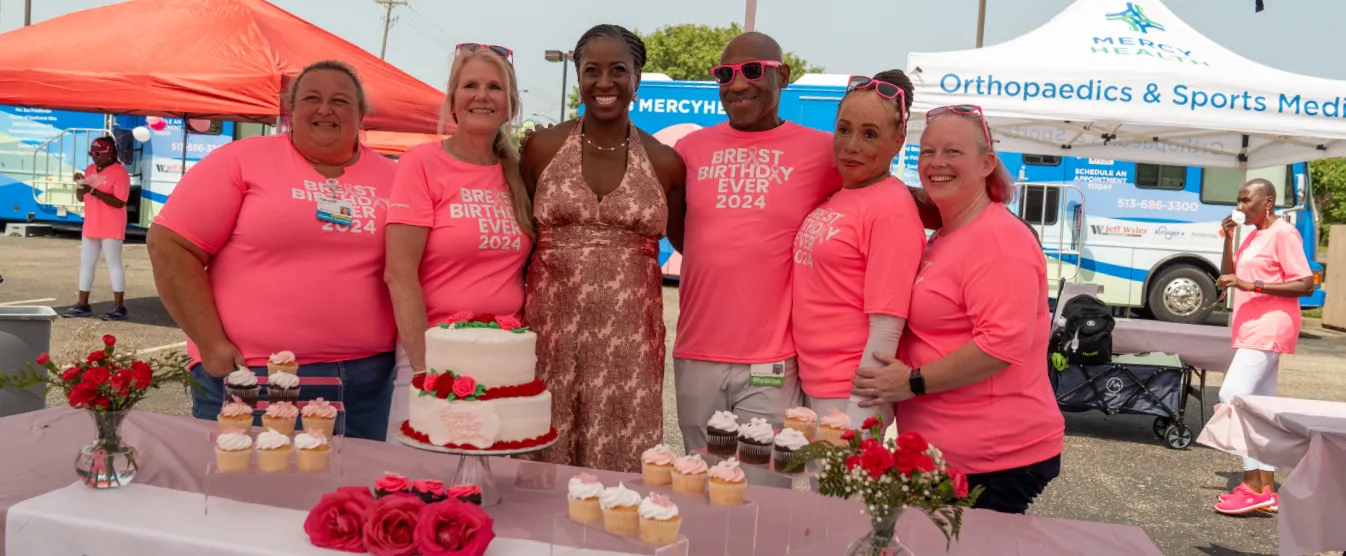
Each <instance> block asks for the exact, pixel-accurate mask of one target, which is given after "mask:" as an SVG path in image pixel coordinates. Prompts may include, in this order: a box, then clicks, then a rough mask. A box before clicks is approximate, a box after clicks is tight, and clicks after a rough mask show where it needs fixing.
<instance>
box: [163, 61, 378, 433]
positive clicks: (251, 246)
mask: <svg viewBox="0 0 1346 556" xmlns="http://www.w3.org/2000/svg"><path fill="white" fill-rule="evenodd" d="M284 100H285V103H286V104H287V108H288V109H289V110H290V111H291V112H292V113H293V125H292V126H291V130H290V131H289V132H288V133H285V134H280V135H270V136H264V137H252V138H249V139H244V140H242V141H235V142H233V143H230V144H228V145H225V146H224V147H221V148H220V149H217V150H215V151H214V152H212V153H210V155H209V156H207V157H206V158H205V159H203V160H201V162H199V163H197V164H196V165H195V166H193V167H192V169H191V170H190V171H189V172H187V175H186V176H184V177H183V179H182V181H181V182H180V183H179V184H178V186H177V189H176V190H175V191H174V192H173V195H172V197H171V198H169V200H168V203H167V204H166V205H165V206H164V210H163V211H162V212H160V213H159V216H158V218H157V219H155V221H154V225H153V226H152V227H151V228H150V234H149V253H150V261H151V262H152V263H153V265H154V281H155V284H156V285H157V286H158V288H159V295H160V297H162V298H163V301H164V306H165V307H167V308H168V312H169V314H171V315H172V316H173V320H175V321H176V322H177V323H178V326H180V327H181V328H182V330H183V332H186V334H187V339H188V343H187V350H188V353H189V354H190V355H191V356H192V359H193V360H194V361H195V364H194V365H193V366H192V376H193V377H194V378H196V380H197V381H198V382H200V383H201V385H202V387H203V389H204V391H203V392H198V391H193V392H192V414H193V415H194V416H195V417H197V418H199V419H215V418H216V417H217V415H218V413H219V411H220V406H221V402H222V401H223V397H224V384H223V380H222V379H223V377H225V376H229V381H230V384H234V385H244V386H246V385H249V384H254V383H255V381H256V378H255V377H254V376H253V375H254V374H262V375H265V374H267V363H268V362H274V363H298V364H299V367H298V374H299V375H300V376H301V377H306V376H320V377H323V376H325V377H332V376H335V377H340V378H341V380H342V385H343V386H342V392H341V396H342V399H341V401H343V402H344V404H345V412H346V418H345V421H344V422H345V429H344V431H345V433H346V435H347V436H352V437H357V438H368V439H373V440H383V438H384V435H385V432H386V431H387V428H388V409H389V406H390V404H391V400H392V391H393V366H394V360H393V342H394V336H395V332H396V327H395V325H394V322H393V311H392V303H391V301H390V299H389V297H388V289H387V286H386V285H385V284H384V283H383V267H384V264H383V253H384V239H383V233H384V225H383V219H384V211H385V209H386V205H387V198H388V193H389V191H390V190H391V189H392V181H393V172H394V169H395V168H394V163H393V162H392V161H391V160H389V159H387V158H384V157H382V156H380V155H379V154H378V153H376V152H374V151H373V150H372V149H369V148H366V147H364V146H362V145H360V143H359V139H358V137H359V135H358V134H359V128H360V120H361V118H363V117H364V115H365V113H366V112H368V104H367V102H366V100H365V94H364V89H363V88H362V87H361V86H360V81H359V80H358V79H357V78H356V76H355V72H354V71H353V70H351V69H350V67H349V66H347V65H345V64H343V63H340V62H333V61H326V62H318V63H315V64H313V65H310V66H308V67H307V68H305V69H304V70H303V72H301V73H300V74H299V76H298V77H296V78H295V80H294V82H293V84H292V86H291V89H290V91H289V92H288V93H287V94H286V95H285V99H284ZM273 354H274V357H273ZM249 367H250V368H251V371H250V370H249V369H248V368H249ZM335 394H336V392H335V391H334V389H332V388H331V387H320V386H303V387H302V388H301V389H300V396H301V398H303V399H312V398H314V397H323V398H326V399H328V400H332V399H335V398H336V395H335Z"/></svg>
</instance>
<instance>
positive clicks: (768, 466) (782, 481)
mask: <svg viewBox="0 0 1346 556" xmlns="http://www.w3.org/2000/svg"><path fill="white" fill-rule="evenodd" d="M693 453H696V454H700V455H701V459H703V460H706V465H709V466H712V467H713V466H715V464H717V463H720V461H721V460H726V459H729V458H730V457H731V456H719V455H715V454H712V453H710V452H707V451H706V449H705V448H700V449H698V450H695V451H694V452H693ZM739 468H740V469H742V470H743V474H744V475H747V476H748V483H749V484H754V485H762V486H769V487H776V488H788V489H791V490H803V491H808V492H817V491H818V469H817V465H816V464H815V463H812V462H810V463H809V464H807V466H806V467H804V468H803V469H800V470H799V471H796V472H794V473H782V472H780V471H777V470H776V463H775V461H774V460H773V461H768V462H767V463H765V464H753V463H743V462H742V461H739Z"/></svg>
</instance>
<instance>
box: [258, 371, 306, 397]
mask: <svg viewBox="0 0 1346 556" xmlns="http://www.w3.org/2000/svg"><path fill="white" fill-rule="evenodd" d="M266 401H268V402H271V403H276V402H290V403H294V402H297V401H299V375H297V374H294V373H281V372H272V373H271V374H270V375H268V376H267V377H266Z"/></svg>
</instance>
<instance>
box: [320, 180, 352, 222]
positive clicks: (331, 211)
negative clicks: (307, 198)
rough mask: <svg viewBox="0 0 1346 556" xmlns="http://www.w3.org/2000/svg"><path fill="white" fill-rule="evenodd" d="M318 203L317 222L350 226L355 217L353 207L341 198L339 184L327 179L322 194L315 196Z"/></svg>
mask: <svg viewBox="0 0 1346 556" xmlns="http://www.w3.org/2000/svg"><path fill="white" fill-rule="evenodd" d="M315 199H316V200H317V202H318V220H320V221H323V222H331V223H332V224H337V225H341V226H350V225H351V221H352V219H353V218H354V216H355V205H352V204H351V202H350V201H347V200H345V199H342V198H341V182H338V181H337V180H335V179H328V180H327V182H326V183H324V184H323V192H322V193H319V194H318V195H316V196H315Z"/></svg>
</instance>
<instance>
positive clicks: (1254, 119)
mask: <svg viewBox="0 0 1346 556" xmlns="http://www.w3.org/2000/svg"><path fill="white" fill-rule="evenodd" d="M1248 40H1249V41H1257V40H1259V39H1258V38H1256V37H1249V38H1248ZM907 73H908V75H910V76H911V78H912V81H913V83H914V84H915V86H916V95H915V97H916V99H915V100H916V102H915V106H914V107H913V112H915V113H916V114H917V116H916V117H914V118H912V122H911V126H910V130H909V133H910V135H909V138H908V143H907V144H908V145H911V144H916V143H918V142H919V140H920V131H921V129H922V128H923V127H924V124H925V120H924V118H923V117H922V116H921V114H924V113H925V112H926V111H928V110H930V109H932V108H935V107H939V106H945V105H953V104H974V105H979V106H981V107H982V109H983V110H984V112H985V114H986V116H987V119H988V121H989V123H990V124H991V128H992V131H993V134H994V135H995V138H996V139H997V141H998V143H997V145H996V148H997V149H999V150H1005V151H1012V152H1021V153H1028V154H1044V155H1063V156H1077V157H1093V158H1107V159H1120V160H1133V161H1138V162H1149V163H1156V164H1165V163H1167V164H1183V165H1194V166H1206V167H1226V168H1241V169H1245V170H1246V169H1249V168H1261V167H1266V166H1272V165H1278V164H1288V163H1293V162H1303V161H1306V160H1314V159H1318V158H1325V157H1333V156H1346V141H1344V140H1346V81H1334V80H1329V79H1321V78H1316V77H1309V76H1303V75H1298V74H1293V73H1289V72H1284V71H1280V70H1277V69H1273V68H1269V67H1267V66H1263V65H1261V64H1258V63H1255V62H1252V61H1250V60H1247V59H1245V58H1243V57H1241V56H1239V55H1237V54H1234V53H1233V52H1230V51H1229V50H1226V49H1224V48H1223V47H1221V46H1220V45H1218V44H1216V43H1215V42H1213V41H1211V40H1210V39H1207V38H1206V37H1204V36H1202V35H1201V34H1200V33H1198V32H1196V30H1194V29H1192V28H1191V27H1189V26H1188V25H1187V24H1186V23H1184V22H1183V21H1182V20H1180V19H1178V18H1177V17H1176V16H1175V15H1174V14H1173V12H1170V11H1169V10H1168V8H1167V7H1165V6H1164V4H1163V3H1162V2H1160V1H1159V0H1131V1H1130V2H1127V1H1125V0H1076V2H1075V3H1074V4H1072V5H1071V6H1070V7H1068V8H1066V10H1065V11H1063V12H1061V13H1060V14H1058V15H1057V16H1056V17H1054V18H1052V20H1051V21H1048V22H1047V23H1046V24H1044V25H1043V26H1041V27H1039V28H1037V29H1036V30H1034V31H1032V32H1029V33H1028V34H1026V35H1023V36H1021V37H1019V38H1016V39H1013V40H1011V41H1008V42H1005V43H1002V44H997V45H994V46H990V47H987V48H982V49H977V50H962V51H955V52H940V53H933V54H922V53H912V54H911V55H910V56H909V57H908V58H907Z"/></svg>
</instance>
